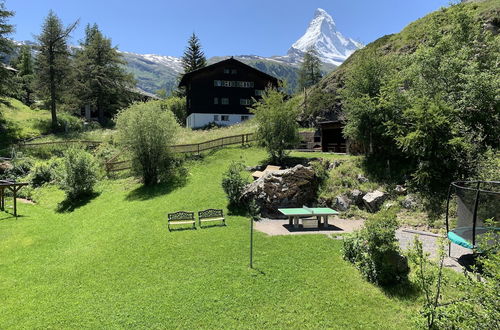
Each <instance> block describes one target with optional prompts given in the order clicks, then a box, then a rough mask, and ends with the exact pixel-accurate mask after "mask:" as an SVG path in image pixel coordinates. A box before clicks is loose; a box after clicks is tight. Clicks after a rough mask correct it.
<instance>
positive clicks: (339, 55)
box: [286, 8, 363, 65]
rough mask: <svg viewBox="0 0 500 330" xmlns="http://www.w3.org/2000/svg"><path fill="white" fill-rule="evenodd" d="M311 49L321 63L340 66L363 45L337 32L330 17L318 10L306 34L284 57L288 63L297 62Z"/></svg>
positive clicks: (323, 11) (322, 10)
mask: <svg viewBox="0 0 500 330" xmlns="http://www.w3.org/2000/svg"><path fill="white" fill-rule="evenodd" d="M313 47H314V48H315V49H316V51H317V53H318V56H319V58H320V60H321V61H322V62H324V63H330V64H334V65H340V64H342V62H344V61H345V60H346V59H347V58H348V57H349V56H350V55H351V54H352V53H354V52H355V51H356V50H358V49H360V48H362V47H363V44H361V43H359V42H357V41H355V40H353V39H351V38H347V37H345V36H344V35H343V34H342V33H340V32H339V31H337V27H336V25H335V22H334V20H333V18H332V16H330V15H329V14H328V13H327V12H326V11H325V10H324V9H321V8H318V9H316V11H315V13H314V17H313V19H312V21H311V22H310V23H309V27H308V28H307V30H306V32H305V33H304V35H303V36H302V37H300V38H299V39H298V40H297V41H296V42H295V43H294V44H293V45H292V47H291V48H290V49H289V50H288V53H287V55H286V57H288V58H289V60H290V62H295V61H298V60H300V59H301V58H302V57H303V56H304V53H305V52H306V51H307V50H308V49H310V48H313Z"/></svg>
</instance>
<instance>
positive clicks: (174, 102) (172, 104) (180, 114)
mask: <svg viewBox="0 0 500 330" xmlns="http://www.w3.org/2000/svg"><path fill="white" fill-rule="evenodd" d="M164 102H165V105H166V107H167V110H170V111H172V113H173V114H174V115H175V117H176V118H177V121H178V122H179V124H181V125H182V126H184V125H186V118H187V110H186V98H185V97H177V96H171V97H169V98H168V99H166V100H165V101H164Z"/></svg>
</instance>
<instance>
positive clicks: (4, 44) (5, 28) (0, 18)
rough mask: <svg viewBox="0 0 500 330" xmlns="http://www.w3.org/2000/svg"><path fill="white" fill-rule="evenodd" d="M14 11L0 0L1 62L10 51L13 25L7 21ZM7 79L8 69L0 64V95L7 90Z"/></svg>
mask: <svg viewBox="0 0 500 330" xmlns="http://www.w3.org/2000/svg"><path fill="white" fill-rule="evenodd" d="M13 15H14V13H13V12H12V11H9V10H7V9H6V8H5V3H4V1H0V62H1V63H3V62H4V60H5V57H6V56H7V55H9V54H11V53H12V42H11V41H10V39H9V38H8V36H9V35H10V34H11V33H12V32H14V26H13V25H11V24H9V23H8V20H9V18H10V17H12V16H13ZM8 79H9V71H8V70H7V68H5V66H3V65H0V96H5V95H6V93H7V91H6V89H5V87H6V86H7V85H8V84H7V83H6V82H7V80H8Z"/></svg>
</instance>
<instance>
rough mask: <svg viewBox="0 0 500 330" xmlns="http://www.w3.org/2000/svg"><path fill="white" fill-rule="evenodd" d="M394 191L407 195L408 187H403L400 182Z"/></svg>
mask: <svg viewBox="0 0 500 330" xmlns="http://www.w3.org/2000/svg"><path fill="white" fill-rule="evenodd" d="M394 191H395V192H396V194H398V195H406V188H405V187H403V186H402V185H400V184H398V185H397V186H396V188H394Z"/></svg>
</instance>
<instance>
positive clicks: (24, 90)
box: [13, 45, 34, 105]
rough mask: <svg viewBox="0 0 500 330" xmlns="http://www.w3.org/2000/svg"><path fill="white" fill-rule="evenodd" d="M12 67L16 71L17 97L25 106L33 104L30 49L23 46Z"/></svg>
mask: <svg viewBox="0 0 500 330" xmlns="http://www.w3.org/2000/svg"><path fill="white" fill-rule="evenodd" d="M13 64H14V67H15V68H16V69H17V70H18V73H17V77H16V79H15V80H16V87H17V89H18V96H19V98H20V99H21V101H22V102H24V103H25V104H27V105H30V104H32V103H33V99H32V95H33V81H34V71H33V56H32V55H31V47H30V46H28V45H24V46H22V47H21V50H20V52H19V56H18V57H17V58H16V60H15V61H14V63H13Z"/></svg>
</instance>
